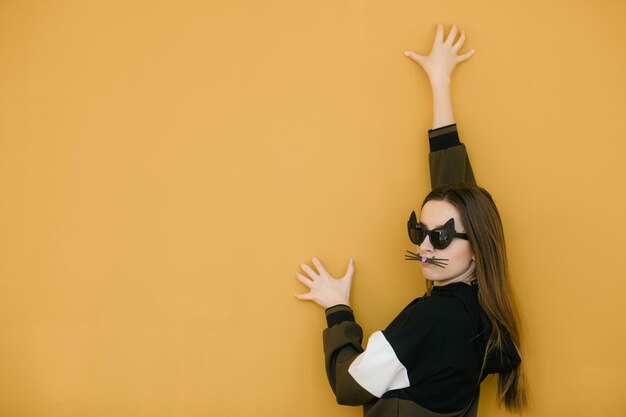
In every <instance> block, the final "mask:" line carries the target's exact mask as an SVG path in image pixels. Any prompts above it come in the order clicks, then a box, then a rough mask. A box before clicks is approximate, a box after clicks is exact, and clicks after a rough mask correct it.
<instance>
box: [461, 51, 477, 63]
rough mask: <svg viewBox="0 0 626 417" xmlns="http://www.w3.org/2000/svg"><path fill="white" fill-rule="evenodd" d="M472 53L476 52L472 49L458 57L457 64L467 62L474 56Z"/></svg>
mask: <svg viewBox="0 0 626 417" xmlns="http://www.w3.org/2000/svg"><path fill="white" fill-rule="evenodd" d="M474 52H476V50H475V49H472V50H471V51H469V52H468V53H466V54H464V55H460V56H459V58H458V62H463V61H467V60H468V59H470V58H471V57H472V55H474Z"/></svg>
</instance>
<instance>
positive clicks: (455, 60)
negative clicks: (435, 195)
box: [405, 24, 475, 188]
mask: <svg viewBox="0 0 626 417" xmlns="http://www.w3.org/2000/svg"><path fill="white" fill-rule="evenodd" d="M456 35H457V27H456V26H452V29H450V33H449V34H448V37H447V39H446V40H445V41H444V29H443V25H442V24H438V25H437V33H436V35H435V41H434V42H433V47H432V50H431V52H430V54H429V55H428V56H422V55H419V54H417V53H415V52H412V51H406V52H405V55H406V56H408V57H409V58H411V59H412V60H413V61H415V62H417V63H418V64H420V66H421V67H422V68H423V69H424V71H425V72H426V74H427V75H428V78H429V80H430V85H431V88H432V94H433V127H432V129H431V130H429V131H428V137H429V140H430V147H431V154H430V174H431V186H432V188H435V187H437V186H440V185H445V184H453V183H460V182H471V183H474V182H475V179H474V173H473V171H472V167H471V165H470V162H469V158H468V157H467V152H466V150H465V146H464V145H463V144H461V142H460V141H459V136H458V132H457V130H456V124H455V121H454V112H453V110H452V99H451V94H450V85H451V76H452V73H453V72H454V69H455V68H456V66H457V65H458V64H459V63H461V62H463V61H466V60H468V59H469V58H470V57H471V56H472V55H473V54H474V50H471V51H469V52H467V53H466V54H463V55H457V52H458V51H459V49H460V48H461V46H462V45H463V42H464V41H465V32H463V31H461V35H460V37H459V39H458V41H457V42H456V43H455V42H454V40H455V38H456Z"/></svg>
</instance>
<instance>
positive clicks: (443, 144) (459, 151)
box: [428, 124, 476, 189]
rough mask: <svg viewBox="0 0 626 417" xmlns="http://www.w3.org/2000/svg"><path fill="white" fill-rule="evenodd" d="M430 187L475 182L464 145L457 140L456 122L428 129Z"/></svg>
mask: <svg viewBox="0 0 626 417" xmlns="http://www.w3.org/2000/svg"><path fill="white" fill-rule="evenodd" d="M428 140H429V142H430V155H429V163H430V183H431V187H432V188H433V189H434V188H437V187H439V186H441V185H449V184H457V183H476V180H475V179H474V172H473V171H472V166H471V165H470V161H469V157H468V156H467V150H466V149H465V145H463V144H462V143H461V141H460V140H459V134H458V131H457V128H456V124H451V125H448V126H443V127H440V128H437V129H431V130H429V131H428Z"/></svg>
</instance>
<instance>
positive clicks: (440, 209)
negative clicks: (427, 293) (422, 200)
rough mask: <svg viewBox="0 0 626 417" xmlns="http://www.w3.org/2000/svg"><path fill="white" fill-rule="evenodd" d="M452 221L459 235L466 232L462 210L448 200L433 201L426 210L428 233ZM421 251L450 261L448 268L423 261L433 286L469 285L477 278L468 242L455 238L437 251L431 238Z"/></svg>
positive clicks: (419, 248)
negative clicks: (460, 211) (460, 282)
mask: <svg viewBox="0 0 626 417" xmlns="http://www.w3.org/2000/svg"><path fill="white" fill-rule="evenodd" d="M450 219H454V228H455V229H456V231H457V233H464V232H465V227H464V225H463V222H462V221H461V215H460V214H459V211H458V210H457V209H456V207H454V206H453V205H452V204H450V203H449V202H447V201H443V200H430V201H428V202H427V203H426V204H424V207H423V208H422V214H421V219H420V222H421V223H422V224H423V225H424V226H426V228H427V229H428V230H432V229H435V228H437V227H442V226H443V225H444V224H446V222H447V221H448V220H450ZM418 251H419V252H420V253H421V254H422V255H424V256H427V257H429V258H430V257H433V256H435V257H437V258H443V259H447V261H446V262H447V265H446V267H445V268H441V267H439V266H437V265H434V264H432V263H424V262H419V264H420V267H421V268H422V273H423V274H424V277H425V278H426V279H429V280H431V281H433V285H437V286H440V285H446V284H450V283H453V282H459V281H465V282H468V281H469V279H468V278H470V277H471V276H473V275H474V254H473V253H472V249H471V247H470V243H469V241H468V240H465V239H461V238H454V239H453V240H452V243H450V245H449V246H448V247H447V248H445V249H434V248H433V246H432V244H431V243H430V237H429V236H426V238H425V239H424V241H423V242H422V244H421V245H419V246H418Z"/></svg>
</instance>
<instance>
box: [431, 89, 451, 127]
mask: <svg viewBox="0 0 626 417" xmlns="http://www.w3.org/2000/svg"><path fill="white" fill-rule="evenodd" d="M431 87H432V93H433V127H432V128H433V129H437V128H439V127H443V126H448V125H451V124H454V123H455V121H454V113H453V111H452V98H451V95H450V78H449V77H441V78H440V79H436V80H431Z"/></svg>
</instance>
